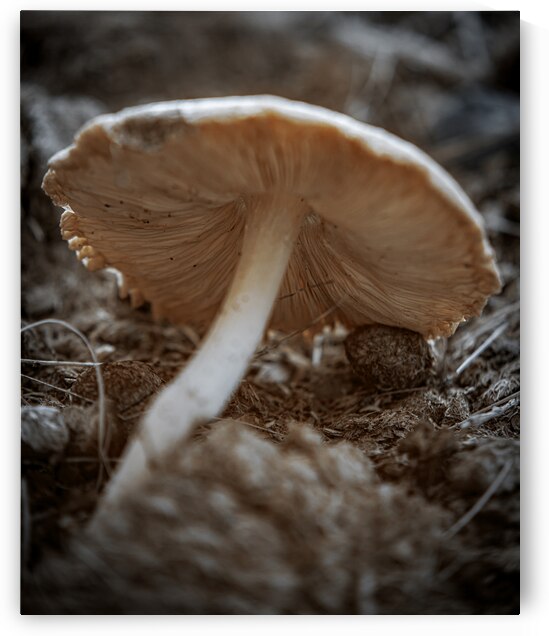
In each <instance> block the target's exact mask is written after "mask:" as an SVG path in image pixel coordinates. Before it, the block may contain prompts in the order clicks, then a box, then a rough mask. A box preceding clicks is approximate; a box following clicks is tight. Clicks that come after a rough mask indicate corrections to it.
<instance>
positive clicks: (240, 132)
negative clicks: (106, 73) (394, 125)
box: [44, 96, 499, 337]
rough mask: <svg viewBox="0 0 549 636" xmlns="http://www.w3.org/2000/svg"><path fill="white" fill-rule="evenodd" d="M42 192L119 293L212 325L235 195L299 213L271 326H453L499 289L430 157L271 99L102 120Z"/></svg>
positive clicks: (231, 258) (234, 246)
mask: <svg viewBox="0 0 549 636" xmlns="http://www.w3.org/2000/svg"><path fill="white" fill-rule="evenodd" d="M44 189H45V191H46V192H47V193H48V194H49V195H50V196H51V197H52V199H53V200H54V202H55V203H56V204H58V205H60V206H62V207H64V208H65V212H64V214H63V215H62V220H61V228H62V233H63V237H64V238H65V239H67V240H69V247H71V249H74V250H75V251H76V253H77V255H78V257H79V258H80V259H82V260H83V261H84V263H85V264H86V265H87V266H88V268H89V269H92V270H95V269H100V268H103V267H111V268H114V269H116V270H117V271H118V272H120V273H121V274H122V277H121V280H122V281H123V283H122V292H123V294H129V295H130V297H131V299H132V302H133V303H134V304H139V302H141V301H143V300H147V301H150V302H151V304H152V306H153V310H154V312H155V314H156V315H157V316H160V317H166V318H168V319H170V320H172V321H174V322H179V323H183V322H185V323H194V324H197V325H202V324H208V323H209V322H210V321H211V319H212V318H213V316H214V315H215V314H216V313H217V311H218V309H219V307H220V305H221V303H222V301H223V298H224V296H225V293H226V291H227V287H228V285H229V284H230V281H231V278H232V274H233V272H234V270H235V268H236V264H237V262H238V257H239V252H240V245H241V242H242V237H243V233H244V229H245V224H246V211H247V206H248V205H249V203H250V201H251V200H253V201H254V202H257V200H258V199H259V200H260V199H261V197H262V196H263V195H271V194H272V193H277V192H282V193H284V194H285V195H287V196H288V197H295V198H296V200H299V201H305V202H306V204H307V205H308V209H309V213H308V214H307V215H306V217H305V219H304V221H303V224H302V227H301V232H300V235H299V237H298V239H297V243H296V245H295V249H294V252H293V255H292V257H291V260H290V263H289V266H288V270H287V273H286V276H285V278H284V280H283V283H282V286H281V289H280V293H279V298H278V301H277V302H276V304H275V307H274V310H273V315H272V320H271V324H272V326H274V327H276V328H281V329H303V328H306V327H311V326H312V327H313V328H315V327H316V328H318V327H320V326H322V324H324V323H325V322H332V321H334V320H336V319H337V320H339V321H341V322H342V323H344V324H346V325H348V326H355V325H359V324H365V323H381V324H387V325H392V326H399V327H405V328H407V329H411V330H414V331H417V332H419V333H422V334H423V335H425V336H427V337H435V336H440V335H449V334H451V333H452V332H453V331H454V330H455V328H456V327H457V325H458V324H459V323H460V322H462V321H463V320H465V319H466V318H468V317H470V316H473V315H478V314H479V313H480V312H481V310H482V308H483V307H484V305H485V303H486V300H487V298H488V297H489V295H490V294H492V293H495V292H496V291H498V289H499V278H498V274H497V270H496V268H495V264H494V259H493V255H492V251H491V248H490V246H489V245H488V243H487V241H486V238H485V235H484V231H483V229H482V224H481V222H480V217H479V215H478V214H477V213H476V212H475V210H474V208H473V206H472V204H471V203H470V201H469V199H468V198H467V197H466V195H465V194H464V193H463V191H462V190H461V189H460V188H459V186H457V184H456V183H455V182H454V181H453V180H452V179H451V177H449V176H448V175H447V174H446V173H445V172H444V171H443V170H442V169H441V168H440V167H439V166H438V165H437V164H436V163H435V162H433V161H432V160H431V159H429V158H428V157H427V156H426V155H424V154H423V153H422V152H421V151H419V150H418V149H417V148H415V147H414V146H412V145H410V144H408V143H406V142H404V141H402V140H400V139H398V138H396V137H394V136H393V135H390V134H389V133H386V132H385V131H382V130H380V129H377V128H373V127H371V126H368V125H366V124H362V123H359V122H356V121H354V120H353V119H351V118H349V117H346V116H345V115H341V114H337V113H332V112H331V111H327V110H325V109H322V108H319V107H315V106H310V105H307V104H300V103H296V102H290V101H288V100H284V99H281V98H275V97H269V96H253V97H241V98H217V99H209V100H189V101H183V102H167V103H163V104H153V105H149V106H144V107H137V108H134V109H126V110H124V111H122V112H120V113H118V114H116V115H108V116H101V117H99V118H97V119H95V120H93V121H92V122H90V124H88V125H87V126H86V127H85V128H84V129H83V130H82V131H81V132H80V134H79V135H78V136H77V138H76V140H75V143H74V145H73V146H71V147H70V148H68V149H66V150H64V151H62V152H61V153H59V154H58V155H56V156H55V157H53V158H52V160H51V162H50V168H49V171H48V173H47V174H46V177H45V179H44ZM321 317H322V318H321ZM319 318H321V319H319Z"/></svg>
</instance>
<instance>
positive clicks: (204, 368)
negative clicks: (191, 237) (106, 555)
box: [104, 193, 310, 506]
mask: <svg viewBox="0 0 549 636" xmlns="http://www.w3.org/2000/svg"><path fill="white" fill-rule="evenodd" d="M244 210H245V214H246V225H245V231H244V237H243V242H242V249H241V257H240V260H239V262H238V265H237V268H236V271H235V274H234V278H233V281H232V284H231V286H230V288H229V291H228V293H227V295H226V297H225V300H224V303H223V305H222V308H221V310H220V312H219V314H218V316H217V318H216V319H215V322H214V323H213V325H212V327H211V328H210V330H209V332H208V334H207V335H206V337H205V339H204V341H203V343H202V344H201V346H200V348H199V350H198V351H197V352H196V354H195V355H194V357H193V358H192V359H191V361H190V362H189V363H188V364H187V366H186V367H185V369H184V370H183V371H182V372H181V374H180V375H179V376H178V377H177V378H176V379H175V380H173V381H172V382H171V384H170V385H169V386H168V387H166V388H165V389H164V390H163V391H162V392H161V393H160V394H159V395H158V396H157V398H156V400H155V401H154V403H153V404H152V406H151V407H150V408H149V410H148V412H147V414H146V415H145V417H144V419H143V421H142V423H141V427H140V430H139V433H138V435H137V436H136V438H135V439H134V440H133V441H132V442H131V443H130V445H129V448H128V449H127V450H126V452H125V455H124V457H123V461H122V463H121V466H120V468H119V470H118V471H117V472H116V473H115V475H114V476H113V478H112V479H111V481H110V483H109V485H108V488H107V492H106V496H105V499H104V503H105V505H107V506H108V505H109V504H114V503H115V502H116V501H117V500H118V499H119V497H121V496H124V494H125V492H126V491H129V490H134V489H135V486H136V481H137V480H141V479H143V478H144V476H145V475H146V472H147V469H148V466H150V465H154V464H155V463H156V462H158V461H159V460H160V459H161V458H162V456H163V455H164V454H166V453H168V452H169V451H170V450H171V449H172V448H174V447H176V446H177V445H178V444H179V443H180V442H181V441H182V440H184V439H185V438H186V437H187V436H188V435H189V433H190V432H191V431H192V430H193V428H194V427H195V425H196V424H198V423H199V422H201V421H207V420H209V419H211V418H213V417H216V416H217V415H219V414H220V413H221V412H222V410H223V408H224V406H225V405H226V403H227V402H228V400H229V398H230V397H231V395H232V393H233V391H234V390H235V389H236V388H237V386H238V385H239V383H240V381H241V379H242V377H243V376H244V374H245V373H246V370H247V368H248V363H249V360H250V358H251V356H252V355H253V354H254V352H255V350H256V347H257V345H258V344H259V342H260V341H261V338H262V336H263V333H264V331H265V328H266V325H267V322H268V320H269V317H270V315H271V312H272V308H273V305H274V302H275V300H276V297H277V294H278V290H279V288H280V285H281V282H282V278H283V276H284V274H285V272H286V268H287V266H288V262H289V259H290V256H291V254H292V251H293V247H294V243H295V241H296V239H297V236H298V234H299V231H300V228H301V223H302V221H303V218H304V217H305V216H306V214H307V213H308V212H309V211H310V208H309V206H308V204H307V203H306V202H305V201H304V200H303V199H301V198H300V197H298V196H295V195H290V194H279V193H277V194H263V195H257V196H249V197H246V198H245V199H244Z"/></svg>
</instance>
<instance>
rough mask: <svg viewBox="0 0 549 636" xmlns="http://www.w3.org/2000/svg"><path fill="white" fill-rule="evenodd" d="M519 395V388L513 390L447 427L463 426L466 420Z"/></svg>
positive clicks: (468, 420) (470, 419)
mask: <svg viewBox="0 0 549 636" xmlns="http://www.w3.org/2000/svg"><path fill="white" fill-rule="evenodd" d="M519 395H520V389H519V390H518V391H514V392H513V393H511V394H509V395H506V396H505V397H503V398H501V399H500V400H497V402H493V403H492V404H488V406H485V407H484V408H482V409H480V410H478V411H475V412H474V413H471V415H469V417H466V418H465V419H464V420H461V422H457V423H456V424H452V426H449V427H448V428H465V424H467V423H468V422H471V421H472V420H474V419H475V417H476V416H477V415H482V414H483V413H487V412H489V411H491V410H492V409H493V408H496V407H498V406H501V405H502V404H505V403H506V402H510V401H511V400H512V399H514V398H518V397H519ZM497 415H500V413H497Z"/></svg>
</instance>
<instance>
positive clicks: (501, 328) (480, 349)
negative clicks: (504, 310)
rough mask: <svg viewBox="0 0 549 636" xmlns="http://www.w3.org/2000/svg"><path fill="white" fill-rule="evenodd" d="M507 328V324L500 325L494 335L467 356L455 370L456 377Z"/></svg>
mask: <svg viewBox="0 0 549 636" xmlns="http://www.w3.org/2000/svg"><path fill="white" fill-rule="evenodd" d="M508 326H509V323H508V322H504V323H503V324H502V325H500V326H499V327H498V328H497V329H496V330H495V331H494V333H493V334H492V335H491V336H489V337H488V338H486V340H485V341H484V342H483V343H482V344H481V345H480V347H477V348H476V349H475V350H474V351H473V353H472V354H471V355H470V356H468V357H467V358H466V359H465V360H464V361H463V362H462V363H461V364H460V365H459V367H458V368H457V369H456V377H457V376H459V375H461V373H463V371H465V369H466V368H467V367H468V366H470V365H471V363H472V362H474V360H476V359H477V358H478V357H479V355H480V354H481V353H482V352H483V351H485V350H486V349H488V347H489V346H490V345H491V344H492V342H494V340H496V339H497V338H499V337H500V336H501V334H502V333H503V332H504V331H505V330H506V329H507V327H508Z"/></svg>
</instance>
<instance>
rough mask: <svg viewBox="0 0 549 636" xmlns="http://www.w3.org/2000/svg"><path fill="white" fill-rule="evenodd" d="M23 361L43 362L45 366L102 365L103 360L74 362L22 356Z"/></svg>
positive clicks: (26, 362)
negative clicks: (32, 358) (33, 358)
mask: <svg viewBox="0 0 549 636" xmlns="http://www.w3.org/2000/svg"><path fill="white" fill-rule="evenodd" d="M21 362H24V363H25V364H41V365H43V366H45V367H57V366H66V367H100V366H101V365H102V364H103V363H102V362H74V361H73V360H31V359H30V358H21Z"/></svg>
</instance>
